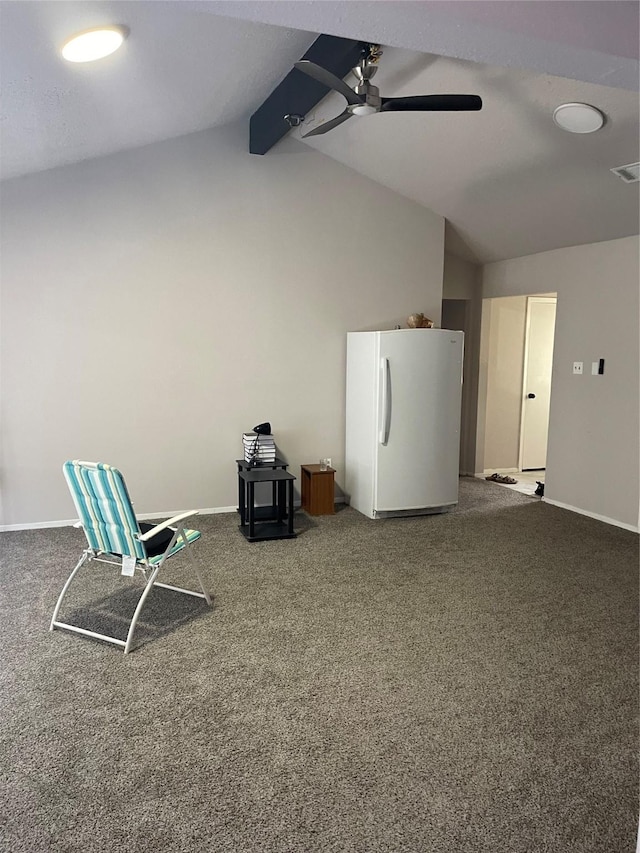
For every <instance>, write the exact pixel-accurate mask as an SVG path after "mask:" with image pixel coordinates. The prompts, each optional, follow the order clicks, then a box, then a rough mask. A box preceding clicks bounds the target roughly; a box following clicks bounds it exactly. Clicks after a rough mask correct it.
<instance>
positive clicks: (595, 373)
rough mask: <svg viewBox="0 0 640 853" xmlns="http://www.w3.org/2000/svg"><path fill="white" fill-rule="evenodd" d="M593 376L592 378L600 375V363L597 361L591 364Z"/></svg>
mask: <svg viewBox="0 0 640 853" xmlns="http://www.w3.org/2000/svg"><path fill="white" fill-rule="evenodd" d="M591 375H592V376H597V375H598V362H597V361H592V362H591Z"/></svg>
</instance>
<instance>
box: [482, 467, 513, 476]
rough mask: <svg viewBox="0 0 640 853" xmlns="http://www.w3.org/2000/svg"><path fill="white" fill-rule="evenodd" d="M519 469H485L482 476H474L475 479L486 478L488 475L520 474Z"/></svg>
mask: <svg viewBox="0 0 640 853" xmlns="http://www.w3.org/2000/svg"><path fill="white" fill-rule="evenodd" d="M519 473H520V469H519V468H485V469H484V471H483V472H482V474H474V475H473V476H474V477H486V476H487V474H519Z"/></svg>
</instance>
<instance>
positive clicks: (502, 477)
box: [485, 473, 518, 486]
mask: <svg viewBox="0 0 640 853" xmlns="http://www.w3.org/2000/svg"><path fill="white" fill-rule="evenodd" d="M485 480H493V482H494V483H507V484H508V485H510V486H513V485H514V483H517V482H518V481H517V480H514V479H513V477H508V476H507V475H506V474H497V473H496V474H491V476H489V477H485Z"/></svg>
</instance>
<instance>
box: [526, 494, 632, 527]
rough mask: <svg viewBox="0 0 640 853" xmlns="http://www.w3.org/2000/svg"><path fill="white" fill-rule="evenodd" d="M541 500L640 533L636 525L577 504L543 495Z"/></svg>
mask: <svg viewBox="0 0 640 853" xmlns="http://www.w3.org/2000/svg"><path fill="white" fill-rule="evenodd" d="M542 500H543V502H544V503H547V504H551V505H552V506H557V507H560V509H568V510H569V511H570V512H577V513H578V514H579V515H586V516H587V517H588V518H595V520H596V521H604V523H605V524H613V525H614V526H615V527H622V529H623V530H630V531H631V532H632V533H640V529H639V528H638V527H634V526H633V524H626V523H625V522H624V521H618V520H617V519H616V518H608V517H607V516H606V515H599V514H598V513H597V512H589V511H588V510H586V509H580V508H579V507H577V506H571V504H564V503H561V502H560V501H553V500H551V499H550V498H544V497H543V498H542Z"/></svg>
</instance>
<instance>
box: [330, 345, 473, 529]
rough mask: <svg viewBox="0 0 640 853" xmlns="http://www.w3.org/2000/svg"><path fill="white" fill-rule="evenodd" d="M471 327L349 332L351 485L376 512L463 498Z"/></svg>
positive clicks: (354, 500)
mask: <svg viewBox="0 0 640 853" xmlns="http://www.w3.org/2000/svg"><path fill="white" fill-rule="evenodd" d="M463 344H464V334H463V333H462V332H450V331H448V330H446V329H396V330H393V331H386V332H349V333H348V335H347V399H346V427H347V429H346V447H345V490H346V493H347V496H348V498H349V500H350V503H351V506H352V507H354V509H357V510H358V511H359V512H361V513H363V514H364V515H367V516H369V518H386V517H390V516H398V515H419V514H422V513H434V512H444V511H445V510H447V509H449V508H451V507H452V506H455V505H456V504H457V502H458V467H459V449H460V407H461V398H462V354H463Z"/></svg>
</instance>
